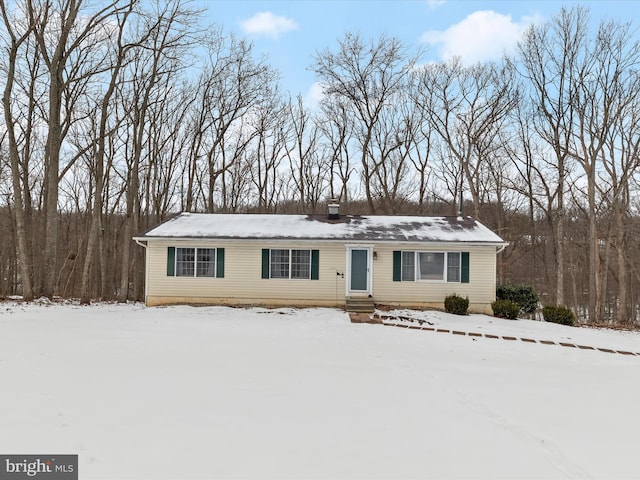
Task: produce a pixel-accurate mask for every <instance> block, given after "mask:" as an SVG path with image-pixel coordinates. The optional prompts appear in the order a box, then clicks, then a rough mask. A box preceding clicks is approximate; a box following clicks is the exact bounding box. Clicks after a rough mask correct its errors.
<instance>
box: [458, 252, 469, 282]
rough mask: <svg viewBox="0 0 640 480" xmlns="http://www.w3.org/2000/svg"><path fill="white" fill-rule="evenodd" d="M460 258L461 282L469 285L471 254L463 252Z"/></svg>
mask: <svg viewBox="0 0 640 480" xmlns="http://www.w3.org/2000/svg"><path fill="white" fill-rule="evenodd" d="M460 256H461V259H460V282H461V283H469V252H462V253H461V255H460Z"/></svg>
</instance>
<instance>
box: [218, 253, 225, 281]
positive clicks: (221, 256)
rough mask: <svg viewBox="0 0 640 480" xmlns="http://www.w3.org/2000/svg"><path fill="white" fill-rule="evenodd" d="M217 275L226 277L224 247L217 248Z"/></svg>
mask: <svg viewBox="0 0 640 480" xmlns="http://www.w3.org/2000/svg"><path fill="white" fill-rule="evenodd" d="M216 277H218V278H224V248H217V249H216Z"/></svg>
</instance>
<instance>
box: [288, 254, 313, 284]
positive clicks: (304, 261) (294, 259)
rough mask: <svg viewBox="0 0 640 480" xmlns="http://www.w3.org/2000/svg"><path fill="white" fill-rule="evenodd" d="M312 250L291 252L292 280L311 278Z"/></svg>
mask: <svg viewBox="0 0 640 480" xmlns="http://www.w3.org/2000/svg"><path fill="white" fill-rule="evenodd" d="M310 274H311V250H291V278H309V277H310Z"/></svg>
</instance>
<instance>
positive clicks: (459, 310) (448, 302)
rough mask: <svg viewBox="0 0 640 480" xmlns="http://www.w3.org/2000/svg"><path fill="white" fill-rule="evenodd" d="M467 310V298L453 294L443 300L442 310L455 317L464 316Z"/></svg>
mask: <svg viewBox="0 0 640 480" xmlns="http://www.w3.org/2000/svg"><path fill="white" fill-rule="evenodd" d="M468 308H469V298H468V297H467V298H462V297H460V296H458V295H456V294H455V293H454V294H453V295H448V296H447V297H445V299H444V309H445V310H446V311H447V312H449V313H455V314H456V315H466V314H467V309H468Z"/></svg>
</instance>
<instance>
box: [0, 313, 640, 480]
mask: <svg viewBox="0 0 640 480" xmlns="http://www.w3.org/2000/svg"><path fill="white" fill-rule="evenodd" d="M394 313H398V314H401V315H405V316H414V317H415V318H420V319H422V320H425V321H426V322H429V323H430V324H433V325H434V326H438V327H442V328H448V329H457V330H463V331H466V332H481V333H493V334H498V335H512V336H515V337H518V338H524V337H526V338H530V339H536V340H553V341H556V342H559V341H568V342H572V343H579V344H583V345H592V346H594V347H605V348H612V349H624V350H630V351H634V352H640V335H639V334H637V333H629V332H612V331H602V330H589V329H584V328H570V327H563V326H559V325H551V324H545V323H541V322H533V321H527V320H518V321H509V320H499V319H495V318H491V317H487V316H483V315H471V316H467V317H456V316H450V315H447V314H444V313H438V312H407V311H403V312H394ZM429 323H425V325H428V324H429ZM639 379H640V356H630V355H620V354H612V353H606V352H601V351H592V350H583V349H577V348H566V347H561V346H558V345H545V344H540V343H527V342H522V341H507V340H502V339H492V338H486V337H470V336H467V335H465V336H462V335H453V334H448V333H436V332H435V331H434V332H425V331H418V330H412V329H406V328H397V327H388V326H382V325H369V324H352V323H350V322H349V320H348V317H347V315H346V314H345V313H344V312H341V311H338V310H333V309H305V310H294V309H278V310H265V309H233V308H225V307H187V306H183V307H167V308H146V307H144V306H143V305H140V304H133V305H115V304H101V305H94V306H91V307H80V306H78V305H74V304H64V305H60V304H55V305H47V304H38V303H32V304H21V303H16V302H5V303H0V382H1V384H2V387H1V389H0V453H3V454H11V453H23V454H27V453H32V454H52V453H53V454H55V453H58V454H61V453H77V454H78V455H79V463H80V467H79V470H80V478H82V479H92V478H102V479H163V478H164V479H167V478H170V479H195V478H199V479H210V478H297V479H305V478H323V479H324V478H329V479H333V478H340V479H342V478H367V479H368V478H393V479H402V478H490V479H497V478H545V479H546V478H603V479H605V478H606V479H610V478H637V476H638V474H639V472H640V470H639V469H638V463H637V458H638V452H639V450H640V415H638V401H639V400H640V381H639Z"/></svg>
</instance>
